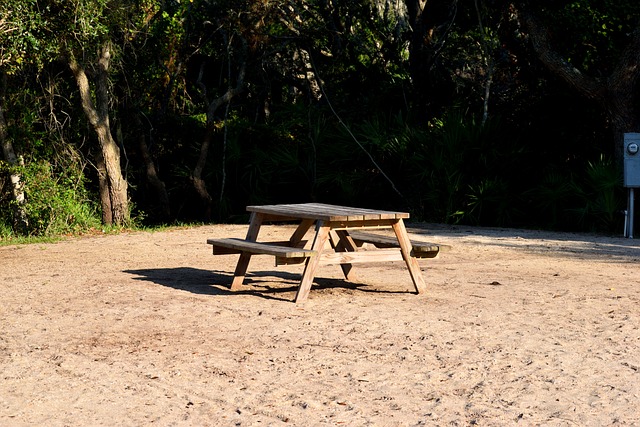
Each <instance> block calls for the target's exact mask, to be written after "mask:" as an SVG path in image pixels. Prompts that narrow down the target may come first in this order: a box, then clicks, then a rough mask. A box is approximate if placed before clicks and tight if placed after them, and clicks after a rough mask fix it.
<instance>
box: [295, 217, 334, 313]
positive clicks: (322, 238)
mask: <svg viewBox="0 0 640 427" xmlns="http://www.w3.org/2000/svg"><path fill="white" fill-rule="evenodd" d="M329 230H330V227H329V226H328V225H325V224H324V222H322V221H318V222H317V223H316V235H315V238H314V239H313V245H312V246H311V249H312V250H314V251H316V253H317V255H316V256H312V257H310V258H307V262H306V263H305V265H304V272H303V273H302V280H301V281H300V287H298V292H297V293H296V304H301V303H303V302H304V301H305V300H306V299H307V297H308V296H309V291H311V285H312V284H313V279H314V277H315V276H316V271H317V270H318V265H319V264H320V258H321V257H322V250H323V248H324V245H325V244H326V243H327V239H328V237H329Z"/></svg>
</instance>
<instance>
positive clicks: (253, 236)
mask: <svg viewBox="0 0 640 427" xmlns="http://www.w3.org/2000/svg"><path fill="white" fill-rule="evenodd" d="M263 218H264V215H263V214H261V213H257V212H253V213H251V222H250V223H249V230H248V231H247V237H246V240H249V241H251V242H255V241H256V240H258V233H260V226H262V220H263ZM250 260H251V253H249V252H242V253H241V254H240V258H239V259H238V264H237V265H236V270H235V271H234V273H233V282H231V290H232V291H237V290H238V289H240V287H241V286H242V282H244V276H245V274H247V268H248V267H249V261H250Z"/></svg>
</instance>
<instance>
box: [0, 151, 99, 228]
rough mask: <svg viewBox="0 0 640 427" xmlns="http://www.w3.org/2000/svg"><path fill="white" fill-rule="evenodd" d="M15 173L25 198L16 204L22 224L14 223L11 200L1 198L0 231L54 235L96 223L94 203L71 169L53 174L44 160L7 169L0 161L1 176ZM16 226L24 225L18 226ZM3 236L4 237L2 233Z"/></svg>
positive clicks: (80, 177)
mask: <svg viewBox="0 0 640 427" xmlns="http://www.w3.org/2000/svg"><path fill="white" fill-rule="evenodd" d="M9 172H12V173H16V174H19V175H20V176H21V178H22V181H23V183H24V189H25V193H26V201H25V203H24V204H23V205H22V206H20V208H21V209H23V210H24V212H25V214H26V218H25V219H26V224H18V223H14V221H13V215H11V214H10V213H12V212H14V211H15V209H16V208H18V206H16V205H15V204H16V202H15V201H14V200H8V199H6V198H3V199H2V204H3V205H4V207H3V209H2V212H3V214H2V218H1V219H0V223H2V224H3V225H2V227H1V228H0V231H2V232H3V233H9V230H11V234H17V235H29V236H55V235H61V234H74V233H80V232H83V231H87V230H89V229H91V228H96V227H99V226H100V218H99V217H98V215H97V213H96V209H95V205H94V204H93V203H92V202H91V201H90V200H89V197H88V196H89V195H88V194H87V192H86V190H85V188H84V184H85V183H84V178H83V176H82V175H81V174H77V173H74V172H73V171H72V170H65V171H58V173H55V172H54V171H53V168H52V166H51V164H49V163H48V162H47V161H37V162H29V163H28V164H27V165H26V166H24V167H13V168H10V167H8V166H7V165H6V163H0V173H1V174H2V175H3V176H6V175H5V174H7V173H9ZM16 227H24V228H22V229H20V228H16ZM3 237H7V236H6V235H5V236H3Z"/></svg>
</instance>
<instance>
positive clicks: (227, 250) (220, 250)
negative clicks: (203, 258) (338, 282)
mask: <svg viewBox="0 0 640 427" xmlns="http://www.w3.org/2000/svg"><path fill="white" fill-rule="evenodd" d="M217 240H219V239H207V243H208V244H210V245H212V246H213V254H214V255H232V254H240V253H242V252H243V250H242V249H234V248H232V247H230V246H221V245H216V241H217ZM306 243H307V240H301V241H300V242H299V244H298V245H296V246H293V245H291V242H290V241H289V240H278V241H270V242H260V244H264V245H271V246H283V247H291V248H303V247H304V245H305V244H306ZM234 246H235V245H234Z"/></svg>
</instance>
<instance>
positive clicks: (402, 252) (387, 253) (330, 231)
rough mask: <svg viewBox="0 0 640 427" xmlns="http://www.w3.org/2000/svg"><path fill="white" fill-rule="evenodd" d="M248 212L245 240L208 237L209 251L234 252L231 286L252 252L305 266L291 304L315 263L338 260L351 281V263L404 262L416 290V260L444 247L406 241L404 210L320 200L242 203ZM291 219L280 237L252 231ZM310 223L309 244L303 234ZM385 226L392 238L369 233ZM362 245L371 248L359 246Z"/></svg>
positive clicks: (303, 292)
mask: <svg viewBox="0 0 640 427" xmlns="http://www.w3.org/2000/svg"><path fill="white" fill-rule="evenodd" d="M247 211H249V212H251V220H250V224H249V230H248V231H247V235H246V238H245V239H237V238H222V239H208V240H207V243H208V244H210V245H211V246H212V248H213V254H214V255H227V254H240V258H239V259H238V264H237V266H236V269H235V272H234V278H233V281H232V283H231V289H232V290H237V289H239V288H240V287H241V285H242V283H243V281H244V277H245V274H246V272H247V269H248V265H249V261H250V259H251V257H252V256H254V255H271V256H274V257H275V258H276V265H281V264H302V263H304V264H305V267H304V271H303V273H302V277H301V280H300V285H299V287H298V292H297V294H296V299H295V301H296V303H297V304H300V303H303V302H304V301H305V300H306V298H307V297H308V294H309V291H310V289H311V285H312V282H313V279H314V277H315V274H316V271H317V268H318V266H319V265H330V264H339V265H340V266H341V268H342V271H343V273H344V276H345V278H346V279H347V280H349V279H352V278H353V275H352V274H351V270H352V264H355V263H360V262H389V261H404V262H405V263H406V265H407V269H408V270H409V274H410V276H411V279H412V282H413V285H414V288H415V290H416V292H417V293H422V292H425V290H426V287H425V283H424V279H423V277H422V274H421V271H420V267H419V265H418V262H417V259H418V258H434V257H436V256H437V255H438V254H439V253H440V252H441V251H443V250H446V249H448V247H447V246H444V245H438V244H433V243H427V242H423V241H419V240H415V239H410V238H409V235H408V233H407V230H406V228H405V226H404V222H403V219H406V218H408V217H409V214H408V213H405V212H392V211H382V210H373V209H362V208H351V207H345V206H336V205H327V204H322V203H302V204H285V205H267V206H248V207H247ZM292 221H293V222H296V223H297V224H298V226H297V228H296V229H295V230H294V232H293V234H292V235H291V237H290V238H289V240H286V241H272V242H259V241H258V234H259V232H260V228H261V226H262V225H263V224H264V223H266V222H292ZM312 226H315V233H314V235H313V240H312V243H311V245H310V248H306V246H308V245H307V243H308V241H307V240H304V237H305V235H306V234H307V232H308V231H309V230H310V229H311V227H312ZM384 228H391V229H392V230H393V231H394V235H393V236H386V235H382V234H378V233H371V232H369V231H371V230H379V229H384ZM365 243H368V244H372V245H373V246H374V247H375V248H377V249H375V250H363V246H364V244H365Z"/></svg>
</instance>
